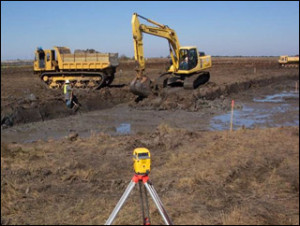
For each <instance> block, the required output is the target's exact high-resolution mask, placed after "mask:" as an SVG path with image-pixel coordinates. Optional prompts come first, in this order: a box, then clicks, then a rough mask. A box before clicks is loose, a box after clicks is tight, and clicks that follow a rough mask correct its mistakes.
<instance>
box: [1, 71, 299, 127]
mask: <svg viewBox="0 0 300 226" xmlns="http://www.w3.org/2000/svg"><path fill="white" fill-rule="evenodd" d="M298 77H299V75H289V76H286V75H284V76H277V77H273V78H263V79H254V80H249V81H242V82H235V83H232V84H224V85H221V86H217V85H216V84H214V83H213V82H209V83H207V84H205V85H203V86H201V87H200V88H198V89H197V90H193V91H191V90H184V89H183V88H182V87H175V88H167V89H165V90H164V91H163V92H162V93H161V94H160V95H158V96H154V95H153V96H150V97H149V98H146V99H143V100H141V101H136V97H135V96H134V95H133V94H131V93H130V92H129V89H128V86H126V85H124V87H114V86H112V87H106V88H103V89H102V90H101V91H99V92H98V93H97V91H82V90H81V91H80V90H78V91H76V92H77V97H78V99H79V102H80V104H81V108H80V110H79V111H78V112H74V111H72V110H70V109H68V108H67V107H66V106H65V103H64V100H63V97H62V95H61V94H60V93H59V91H53V92H54V97H53V98H52V99H48V100H46V101H44V100H43V99H38V98H36V97H35V96H30V95H29V96H26V97H25V98H24V99H22V100H19V101H18V104H17V105H6V106H5V109H4V110H3V111H2V112H1V128H7V127H10V126H13V125H18V124H24V123H30V122H37V121H46V120H50V119H55V118H63V117H68V116H71V115H78V114H83V113H86V112H90V111H95V110H104V109H108V108H112V107H114V106H117V105H118V104H122V103H126V104H128V105H129V107H131V108H134V109H143V110H145V109H147V110H172V111H174V110H179V109H180V110H187V111H201V110H202V108H203V102H208V101H213V100H215V99H217V98H220V97H221V96H228V95H230V94H233V93H238V92H242V91H245V90H248V89H250V88H252V87H264V86H267V85H269V84H272V83H276V82H278V83H280V82H283V81H286V80H291V79H297V78H298ZM3 108H4V107H3Z"/></svg>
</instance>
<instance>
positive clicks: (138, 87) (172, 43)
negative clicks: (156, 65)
mask: <svg viewBox="0 0 300 226" xmlns="http://www.w3.org/2000/svg"><path fill="white" fill-rule="evenodd" d="M139 18H142V19H144V20H146V21H147V22H149V23H151V24H153V25H155V26H148V25H145V24H140V21H139ZM131 24H132V34H133V43H134V57H135V61H136V63H137V68H136V71H137V74H136V77H135V79H134V80H133V81H132V82H131V84H130V89H131V92H133V93H134V94H136V95H139V96H148V95H149V93H150V79H149V78H148V77H147V76H145V75H144V74H143V72H144V70H145V58H144V46H143V33H147V34H150V35H154V36H158V37H161V38H165V39H167V40H168V42H169V50H170V56H171V59H172V62H173V66H174V69H175V71H177V70H178V68H179V49H180V44H179V40H178V38H177V34H176V32H175V31H174V30H173V29H171V28H169V27H168V26H166V25H163V24H159V23H157V22H155V21H153V20H150V19H147V18H145V17H143V16H140V15H138V14H137V13H134V14H133V16H132V20H131Z"/></svg>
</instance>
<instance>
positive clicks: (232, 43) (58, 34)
mask: <svg viewBox="0 0 300 226" xmlns="http://www.w3.org/2000/svg"><path fill="white" fill-rule="evenodd" d="M134 12H137V13H139V14H140V15H143V16H144V17H147V18H150V19H153V20H154V21H157V22H159V23H162V24H166V25H168V26H169V27H171V28H173V29H174V30H175V31H176V32H177V35H178V38H179V41H180V44H181V45H183V46H184V45H195V46H197V47H198V49H199V51H204V52H206V53H207V54H210V55H223V56H224V55H229V56H233V55H245V56H278V55H283V54H288V55H294V54H299V2H298V1H294V2H288V1H282V2H276V1H274V2H272V1H271V2H270V1H268V2H260V1H257V2H248V1H247V2H215V1H213V2H188V1H181V2H152V1H149V2H130V1H129V2H123V1H122V2H86V1H84V2H60V1H57V2H11V1H9V2H8V1H1V60H9V59H17V58H19V59H33V53H34V50H35V49H36V47H38V46H42V47H43V48H44V49H49V48H52V47H53V46H55V45H58V46H68V47H70V48H71V50H72V51H74V49H87V48H93V49H96V50H98V51H101V52H118V53H119V55H122V54H125V55H126V56H130V57H132V56H133V54H134V52H133V41H132V33H131V16H132V13H134ZM143 23H144V22H143ZM144 47H145V56H146V57H160V56H164V57H165V56H167V55H168V54H169V53H168V44H167V41H166V40H165V39H162V38H158V37H154V36H150V35H147V34H145V35H144Z"/></svg>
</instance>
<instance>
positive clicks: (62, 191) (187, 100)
mask: <svg viewBox="0 0 300 226" xmlns="http://www.w3.org/2000/svg"><path fill="white" fill-rule="evenodd" d="M167 64H168V61H167V60H166V59H155V60H149V61H148V64H147V68H148V70H147V72H146V73H147V74H148V76H149V77H151V78H155V77H156V76H158V75H159V74H160V73H162V72H164V70H165V67H166V66H167ZM134 73H135V72H134V63H133V62H131V61H126V62H121V64H120V66H119V67H118V70H117V74H116V79H115V80H114V82H113V83H112V85H111V87H106V88H103V89H101V90H97V91H93V90H90V91H83V90H76V94H77V96H78V98H79V102H80V103H81V104H82V108H81V109H80V111H78V112H77V113H73V112H72V111H69V110H68V109H67V108H66V106H65V104H64V100H63V95H62V90H49V89H47V88H45V87H44V85H43V84H42V83H41V81H40V80H39V78H37V77H36V76H35V75H33V71H32V68H31V67H28V66H26V67H8V68H1V224H104V223H105V221H106V220H107V218H108V217H109V214H110V213H111V211H112V210H113V208H114V207H115V205H116V203H117V201H118V200H119V199H120V197H121V195H122V193H123V192H124V190H125V188H126V186H127V184H128V183H129V181H130V179H131V177H132V176H133V171H132V158H131V155H132V151H133V149H134V148H135V147H141V146H144V147H147V148H149V150H150V152H151V154H152V172H151V174H150V178H151V180H152V182H153V184H154V186H155V188H156V190H157V192H158V194H159V196H160V198H161V199H162V202H163V203H164V205H165V207H166V209H167V211H168V213H169V215H170V217H171V219H172V221H173V223H174V224H274V225H275V224H280V225H281V224H289V225H290V224H292V225H299V92H298V91H297V90H295V84H296V83H297V84H299V69H292V68H285V69H283V68H280V67H279V66H278V64H277V58H213V67H212V68H211V69H210V73H211V79H210V81H209V83H207V84H205V85H204V86H201V87H199V88H198V89H196V90H192V91H189V90H184V89H183V88H182V87H175V88H168V89H166V90H165V91H164V92H163V93H161V94H160V95H152V96H150V97H149V98H147V99H144V100H141V101H137V100H136V97H135V96H134V95H133V94H131V93H130V92H129V88H128V84H129V82H130V81H131V80H132V78H133V77H134ZM279 97H280V98H279ZM278 98H279V99H278ZM232 99H235V100H236V106H235V110H236V112H235V117H236V119H235V120H236V121H235V127H234V131H232V132H229V131H228V128H229V127H228V124H226V123H227V122H222V119H223V116H224V115H223V114H225V118H228V117H227V115H226V114H227V113H228V111H229V110H230V102H231V100H232ZM239 110H240V112H239ZM247 111H248V112H250V114H248V115H247V116H246V117H245V118H243V119H242V120H241V123H240V124H239V121H238V120H239V119H238V118H239V117H241V115H239V114H242V113H245V112H247ZM254 114H255V115H256V114H258V116H257V118H255V120H253V115H254ZM249 117H250V118H249ZM250 119H251V120H250ZM122 122H130V125H131V127H130V131H129V132H128V131H127V132H125V133H123V132H122V131H121V132H120V133H118V128H117V126H118V125H119V124H120V123H122ZM214 126H216V127H215V128H214V129H211V128H213V127H214ZM219 126H220V127H219ZM30 135H32V137H31V136H30ZM137 190H138V189H137V188H135V189H134V193H133V194H132V195H131V196H130V198H129V199H128V201H127V202H126V204H125V207H124V208H123V209H122V211H121V212H120V213H119V215H118V217H117V219H116V221H115V222H114V223H115V224H141V216H140V215H141V214H140V203H139V198H138V197H139V196H138V192H137ZM150 212H151V217H152V219H151V220H152V224H163V221H162V219H161V217H160V215H159V212H158V211H157V209H156V208H155V205H154V203H152V202H150Z"/></svg>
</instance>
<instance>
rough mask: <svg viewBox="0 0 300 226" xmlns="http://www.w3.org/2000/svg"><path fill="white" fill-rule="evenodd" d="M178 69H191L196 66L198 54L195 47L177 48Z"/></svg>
mask: <svg viewBox="0 0 300 226" xmlns="http://www.w3.org/2000/svg"><path fill="white" fill-rule="evenodd" d="M179 57H180V58H179V62H180V63H179V70H191V69H193V68H195V67H196V66H197V63H198V55H197V49H196V48H192V49H184V48H181V49H180V50H179Z"/></svg>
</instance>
